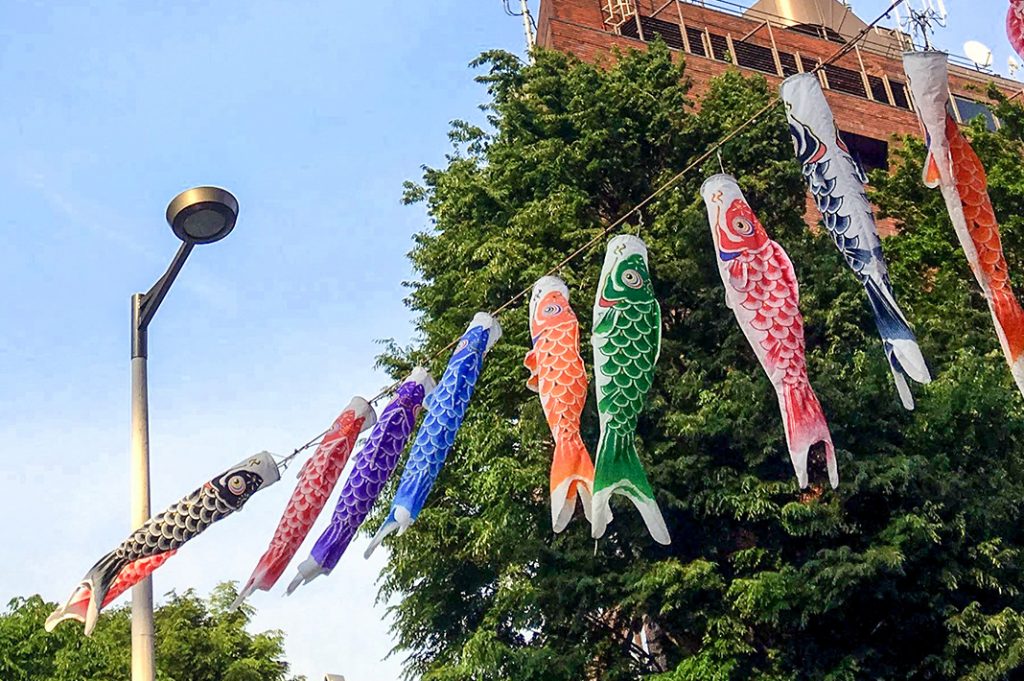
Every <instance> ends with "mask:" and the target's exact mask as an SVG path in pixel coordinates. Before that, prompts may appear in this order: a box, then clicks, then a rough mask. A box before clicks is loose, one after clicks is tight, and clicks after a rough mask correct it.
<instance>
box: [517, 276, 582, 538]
mask: <svg viewBox="0 0 1024 681" xmlns="http://www.w3.org/2000/svg"><path fill="white" fill-rule="evenodd" d="M530 336H531V337H532V338H533V349H532V350H530V351H529V352H528V353H527V354H526V359H525V360H524V361H523V363H524V364H525V365H526V368H527V369H529V370H530V378H529V380H528V381H527V383H526V385H527V387H528V388H530V389H531V390H534V391H536V392H537V393H538V394H539V395H540V401H541V406H542V407H543V408H544V415H545V416H546V417H547V421H548V427H549V428H550V429H551V435H552V437H553V438H554V440H555V451H554V455H553V456H552V459H551V525H552V527H553V528H554V530H555V532H561V531H562V530H564V529H565V527H566V525H568V524H569V521H570V520H572V516H573V513H574V512H575V510H576V499H577V498H578V497H579V498H580V499H581V501H582V502H583V513H584V515H586V517H587V519H588V520H589V519H590V501H591V496H592V489H593V485H594V463H593V462H592V461H591V459H590V454H589V453H588V452H587V447H586V445H584V444H583V438H582V437H581V436H580V417H581V416H582V414H583V406H584V405H585V404H586V402H587V370H586V367H585V366H584V364H583V358H582V357H581V356H580V324H579V321H578V320H577V318H576V313H574V312H573V310H572V308H571V307H569V289H568V288H567V287H566V285H565V282H564V281H562V280H561V279H559V278H558V277H542V278H541V279H539V280H538V281H537V283H536V284H534V286H533V294H532V296H531V297H530Z"/></svg>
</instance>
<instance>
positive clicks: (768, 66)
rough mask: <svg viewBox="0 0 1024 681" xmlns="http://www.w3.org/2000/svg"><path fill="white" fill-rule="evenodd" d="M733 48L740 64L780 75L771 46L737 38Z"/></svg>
mask: <svg viewBox="0 0 1024 681" xmlns="http://www.w3.org/2000/svg"><path fill="white" fill-rule="evenodd" d="M732 48H733V49H734V50H735V51H736V61H738V62H739V65H740V66H745V67H746V68H748V69H754V70H755V71H761V72H763V73H770V74H772V75H773V76H774V75H778V71H776V69H775V58H774V57H772V51H771V48H768V47H761V46H760V45H754V44H753V43H745V42H739V41H735V40H734V41H733V43H732Z"/></svg>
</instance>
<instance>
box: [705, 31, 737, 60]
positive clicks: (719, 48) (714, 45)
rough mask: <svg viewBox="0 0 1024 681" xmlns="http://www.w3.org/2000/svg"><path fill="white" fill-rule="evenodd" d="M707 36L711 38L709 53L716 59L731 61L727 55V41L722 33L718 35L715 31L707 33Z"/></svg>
mask: <svg viewBox="0 0 1024 681" xmlns="http://www.w3.org/2000/svg"><path fill="white" fill-rule="evenodd" d="M708 37H709V38H711V53H712V54H713V55H714V57H715V59H717V60H718V61H729V62H731V61H732V57H730V56H729V41H728V40H726V39H725V36H724V35H718V34H717V33H708Z"/></svg>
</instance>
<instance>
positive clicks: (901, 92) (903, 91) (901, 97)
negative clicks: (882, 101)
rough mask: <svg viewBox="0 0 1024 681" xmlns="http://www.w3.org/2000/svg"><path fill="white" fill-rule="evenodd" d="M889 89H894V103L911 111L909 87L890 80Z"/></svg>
mask: <svg viewBox="0 0 1024 681" xmlns="http://www.w3.org/2000/svg"><path fill="white" fill-rule="evenodd" d="M889 88H890V89H892V102H893V104H895V105H896V106H898V107H899V108H901V109H906V110H907V111H910V110H911V109H910V97H909V96H907V85H906V83H902V82H900V81H898V80H893V79H892V78H890V79H889Z"/></svg>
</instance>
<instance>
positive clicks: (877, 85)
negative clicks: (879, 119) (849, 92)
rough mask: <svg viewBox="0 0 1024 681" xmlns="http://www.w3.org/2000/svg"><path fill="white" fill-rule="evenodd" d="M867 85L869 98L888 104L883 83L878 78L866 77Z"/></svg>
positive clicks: (887, 95) (887, 96)
mask: <svg viewBox="0 0 1024 681" xmlns="http://www.w3.org/2000/svg"><path fill="white" fill-rule="evenodd" d="M868 85H870V86H871V96H872V97H874V98H875V101H876V102H884V103H886V104H888V103H889V93H887V92H886V91H885V81H883V80H882V79H881V78H879V77H878V76H868Z"/></svg>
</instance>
